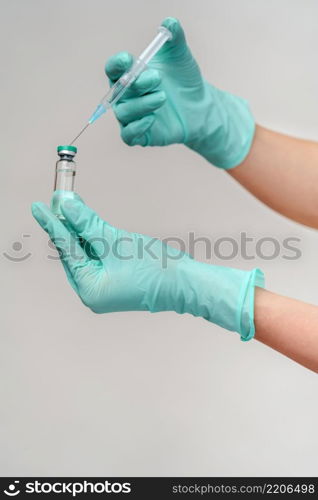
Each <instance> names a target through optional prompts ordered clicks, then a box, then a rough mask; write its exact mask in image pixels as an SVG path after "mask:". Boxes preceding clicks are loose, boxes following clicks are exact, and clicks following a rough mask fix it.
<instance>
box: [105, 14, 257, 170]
mask: <svg viewBox="0 0 318 500" xmlns="http://www.w3.org/2000/svg"><path fill="white" fill-rule="evenodd" d="M162 25H163V26H166V27H167V28H168V29H169V30H170V31H171V32H172V34H173V38H172V40H171V41H169V42H166V43H165V45H164V46H163V47H162V48H161V49H160V51H159V52H158V54H157V55H156V56H155V57H154V58H153V59H152V60H151V62H150V63H149V65H148V68H149V69H147V70H145V71H144V72H143V73H142V74H141V75H140V76H139V78H138V79H137V80H136V82H134V84H133V85H132V86H131V88H130V89H129V90H128V91H127V93H126V94H125V95H124V96H123V98H122V100H121V101H119V102H118V103H117V104H116V105H115V106H114V111H115V114H116V117H117V119H118V120H119V122H120V125H121V135H122V138H123V140H124V142H125V143H126V144H129V145H130V146H134V145H137V144H139V145H141V146H166V145H168V144H176V143H183V144H185V145H186V146H188V147H189V148H191V149H193V150H194V151H196V152H198V153H199V154H200V155H202V156H204V157H205V158H206V159H207V160H208V161H209V162H211V163H213V164H214V165H216V166H218V167H222V168H225V169H229V168H232V167H235V166H237V165H239V164H240V163H241V162H242V161H243V160H244V158H245V157H246V155H247V154H248V152H249V150H250V148H251V144H252V141H253V136H254V131H255V124H254V119H253V117H252V115H251V112H250V110H249V107H248V104H247V102H246V101H245V100H244V99H241V98H240V97H236V96H234V95H232V94H229V93H228V92H223V91H221V90H218V89H217V88H215V87H213V85H210V84H209V83H208V82H206V81H205V80H204V78H203V77H202V75H201V72H200V69H199V67H198V65H197V63H196V61H195V59H194V58H193V56H192V54H191V52H190V49H189V47H188V46H187V43H186V40H185V36H184V32H183V30H182V27H181V25H180V23H179V21H177V20H176V19H173V18H167V19H165V20H164V21H163V23H162ZM131 64H132V56H131V55H129V54H128V53H127V52H121V53H119V54H117V55H116V56H113V57H112V58H110V59H109V61H108V62H107V64H106V68H105V71H106V74H107V75H108V77H109V78H110V81H111V83H112V82H115V81H116V80H117V79H118V78H119V77H120V76H121V75H122V74H123V73H124V72H125V71H126V70H127V69H129V67H130V66H131Z"/></svg>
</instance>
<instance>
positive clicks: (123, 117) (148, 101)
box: [115, 90, 166, 125]
mask: <svg viewBox="0 0 318 500" xmlns="http://www.w3.org/2000/svg"><path fill="white" fill-rule="evenodd" d="M165 101H166V94H165V92H164V91H163V90H159V91H156V92H152V93H151V94H147V95H144V96H141V97H134V98H132V99H129V101H125V102H122V103H120V104H118V105H117V106H116V110H115V113H116V117H117V119H118V120H119V121H120V123H121V124H122V125H127V124H128V123H130V122H133V121H135V120H139V119H140V118H143V117H144V116H146V115H149V114H150V113H152V112H153V111H155V110H156V109H158V108H160V107H161V106H162V105H163V104H164V102H165Z"/></svg>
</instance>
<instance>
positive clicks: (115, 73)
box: [105, 52, 133, 83]
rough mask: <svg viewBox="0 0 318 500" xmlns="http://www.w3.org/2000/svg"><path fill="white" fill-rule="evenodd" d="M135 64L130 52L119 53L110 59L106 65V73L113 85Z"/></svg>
mask: <svg viewBox="0 0 318 500" xmlns="http://www.w3.org/2000/svg"><path fill="white" fill-rule="evenodd" d="M132 63H133V56H132V55H131V54H129V53H128V52H119V53H118V54H116V55H114V56H112V57H110V58H109V59H108V61H107V62H106V65H105V73H106V75H107V76H108V78H109V79H110V81H111V82H112V83H114V82H116V81H117V80H118V78H120V77H121V76H122V74H123V73H125V71H127V70H128V69H129V68H130V67H131V65H132Z"/></svg>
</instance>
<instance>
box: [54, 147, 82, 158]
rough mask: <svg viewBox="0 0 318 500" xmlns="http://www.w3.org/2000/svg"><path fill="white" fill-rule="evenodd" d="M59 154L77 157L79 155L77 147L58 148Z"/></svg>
mask: <svg viewBox="0 0 318 500" xmlns="http://www.w3.org/2000/svg"><path fill="white" fill-rule="evenodd" d="M57 152H58V154H59V155H63V154H64V155H68V156H75V155H76V153H77V147H76V146H57Z"/></svg>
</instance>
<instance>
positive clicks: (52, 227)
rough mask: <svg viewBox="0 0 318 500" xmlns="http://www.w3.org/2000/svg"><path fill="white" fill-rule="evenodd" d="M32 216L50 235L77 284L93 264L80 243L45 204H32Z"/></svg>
mask: <svg viewBox="0 0 318 500" xmlns="http://www.w3.org/2000/svg"><path fill="white" fill-rule="evenodd" d="M32 214H33V216H34V218H35V219H36V220H37V222H38V223H39V224H40V226H41V227H42V228H43V229H44V231H46V232H47V233H48V234H49V236H50V238H51V240H52V242H53V243H54V245H55V246H56V248H57V249H58V251H59V253H60V258H61V260H63V264H64V265H65V266H67V269H68V270H69V272H70V274H71V275H72V278H73V280H74V281H75V283H77V282H78V280H79V279H80V271H81V270H82V269H83V268H84V267H85V268H86V267H87V266H90V264H91V261H90V259H89V258H88V257H87V255H86V254H85V252H84V250H83V249H82V248H81V246H80V244H79V242H78V241H77V240H76V239H75V238H74V236H73V235H72V234H71V233H70V232H69V231H68V230H67V228H66V227H65V226H64V225H63V224H62V222H61V221H60V220H59V219H58V218H57V217H56V216H55V215H54V214H53V213H52V212H51V210H50V209H49V208H48V207H47V206H46V205H45V204H44V203H41V202H36V203H32ZM67 275H68V273H67ZM71 284H72V283H71ZM73 288H74V287H73Z"/></svg>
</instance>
